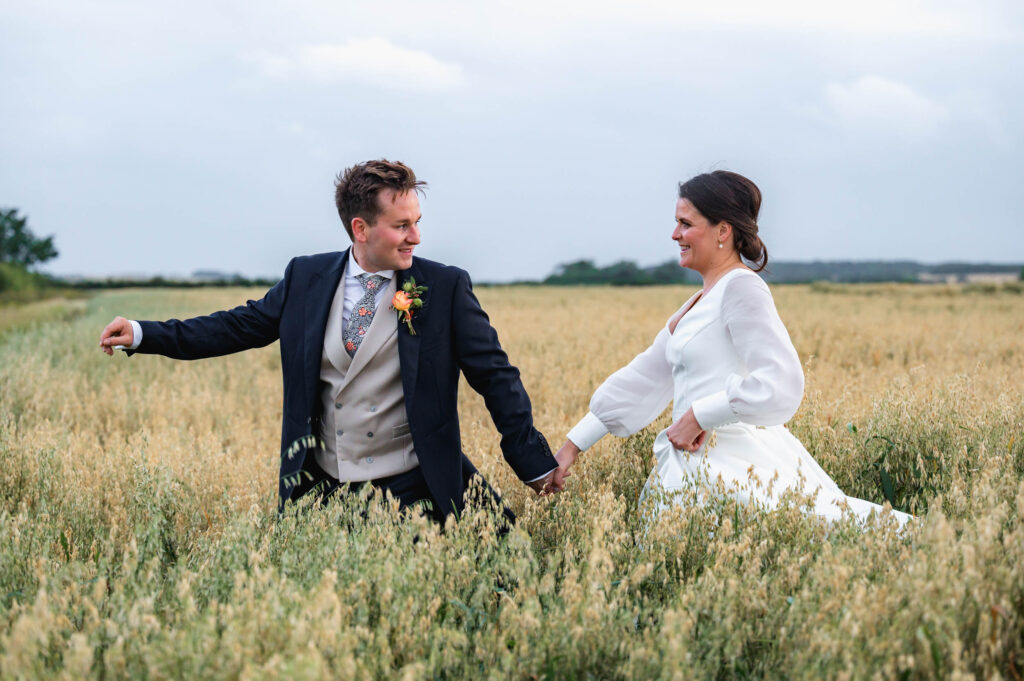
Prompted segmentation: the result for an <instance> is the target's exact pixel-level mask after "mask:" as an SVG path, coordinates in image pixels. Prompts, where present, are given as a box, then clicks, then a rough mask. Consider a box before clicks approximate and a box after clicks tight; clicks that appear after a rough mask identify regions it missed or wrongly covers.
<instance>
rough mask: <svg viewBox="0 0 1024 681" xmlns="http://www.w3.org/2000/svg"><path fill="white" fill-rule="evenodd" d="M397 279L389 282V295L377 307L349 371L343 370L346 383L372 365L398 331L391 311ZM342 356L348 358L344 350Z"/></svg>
mask: <svg viewBox="0 0 1024 681" xmlns="http://www.w3.org/2000/svg"><path fill="white" fill-rule="evenodd" d="M396 279H397V277H392V278H391V281H390V282H388V288H387V295H386V297H385V298H384V300H382V301H381V302H380V304H379V305H378V306H377V311H376V312H374V313H373V321H372V322H371V323H370V328H369V329H367V331H366V335H365V336H364V337H363V342H362V343H360V344H359V349H358V350H356V354H355V356H354V357H353V358H352V363H351V364H349V366H348V370H347V371H344V370H343V371H344V374H345V383H348V382H349V381H351V380H352V379H353V378H355V377H356V375H357V374H358V373H359V372H360V371H362V370H363V367H365V366H366V365H367V364H369V363H370V360H371V359H373V356H374V355H376V354H377V351H378V350H380V349H381V348H382V347H383V346H384V344H385V343H387V341H388V339H389V338H391V337H392V336H394V335H395V332H397V331H398V318H397V316H396V315H395V313H394V312H393V311H392V310H391V299H392V298H393V297H394V295H395V291H396V290H398V289H397V286H396V283H395V280H396ZM349 314H356V311H355V310H352V312H351V313H349ZM342 354H344V355H345V357H348V353H347V352H345V351H344V350H343V351H342ZM339 369H340V367H339Z"/></svg>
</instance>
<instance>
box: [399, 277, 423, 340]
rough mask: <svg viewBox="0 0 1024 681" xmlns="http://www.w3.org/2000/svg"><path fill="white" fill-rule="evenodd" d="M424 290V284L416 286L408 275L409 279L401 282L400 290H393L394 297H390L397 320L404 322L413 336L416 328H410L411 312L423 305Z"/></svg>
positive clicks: (414, 280)
mask: <svg viewBox="0 0 1024 681" xmlns="http://www.w3.org/2000/svg"><path fill="white" fill-rule="evenodd" d="M426 291H427V287H426V286H417V285H416V279H414V278H413V277H409V281H407V282H405V283H404V284H402V288H401V290H399V291H395V297H394V298H392V299H391V309H392V310H394V311H395V312H397V313H398V319H399V321H403V322H405V325H406V326H408V327H409V334H410V335H413V336H415V335H416V330H415V329H413V328H412V314H413V312H414V311H416V310H418V309H420V308H421V307H423V299H422V296H423V294H424V293H426Z"/></svg>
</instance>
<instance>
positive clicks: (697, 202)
mask: <svg viewBox="0 0 1024 681" xmlns="http://www.w3.org/2000/svg"><path fill="white" fill-rule="evenodd" d="M679 198H681V199H686V200H688V201H689V202H690V203H692V204H693V207H694V208H696V209H697V210H698V211H700V214H701V215H703V216H704V217H706V218H707V219H708V222H710V223H711V224H712V225H717V224H718V223H719V222H728V223H729V224H730V225H732V243H733V245H734V246H735V247H736V251H737V252H738V253H739V254H740V255H741V256H742V257H743V259H744V260H746V261H747V264H749V265H750V268H751V269H752V270H754V271H755V272H760V271H761V270H763V269H764V268H765V266H766V265H767V264H768V247H767V246H765V245H764V242H763V241H761V237H759V236H758V235H757V214H758V213H760V212H761V190H760V189H758V188H757V185H756V184H754V183H753V182H751V181H750V180H748V179H747V178H745V177H743V176H742V175H740V174H739V173H733V172H730V171H728V170H716V171H714V172H711V173H704V174H702V175H697V176H696V177H693V178H690V179H689V180H687V181H686V182H680V183H679Z"/></svg>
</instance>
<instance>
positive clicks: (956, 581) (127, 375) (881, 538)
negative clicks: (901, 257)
mask: <svg viewBox="0 0 1024 681" xmlns="http://www.w3.org/2000/svg"><path fill="white" fill-rule="evenodd" d="M692 292H693V289H687V288H679V287H665V288H642V289H636V288H633V289H629V288H581V289H568V288H567V289H554V288H542V287H539V288H533V287H498V288H482V289H479V290H478V295H479V297H480V299H481V301H482V303H483V305H484V307H485V309H487V310H488V312H489V313H490V315H491V318H492V321H493V323H494V325H495V326H496V327H497V329H498V331H499V334H500V337H501V340H502V343H503V346H504V347H505V349H506V350H507V351H508V353H509V355H510V357H511V359H512V361H513V363H514V364H516V365H518V366H519V368H520V370H521V372H522V375H523V380H524V383H525V384H526V387H527V390H528V391H529V393H530V395H531V398H532V399H533V403H534V414H535V419H536V422H537V426H538V428H539V429H540V430H541V431H542V432H543V433H544V434H545V435H546V436H547V437H548V439H549V441H550V442H551V444H552V447H553V448H557V447H558V446H559V445H560V444H561V442H562V441H563V440H564V437H565V433H566V432H567V431H568V429H569V428H570V427H571V426H572V425H573V424H574V423H575V421H576V420H577V419H578V418H580V417H582V416H583V415H584V414H585V413H586V410H587V403H588V400H589V397H590V394H591V393H592V391H593V390H594V388H596V387H597V385H599V384H600V382H601V381H602V380H603V379H604V378H605V377H606V376H607V375H608V374H609V373H610V372H612V371H613V370H615V369H617V368H618V367H620V366H621V365H623V364H624V363H626V362H627V361H629V359H631V358H632V357H633V356H634V355H635V354H636V353H638V352H640V351H641V350H643V349H644V348H646V347H647V344H648V343H649V342H650V341H651V340H652V339H653V337H654V335H655V333H656V332H657V331H658V329H659V328H660V327H661V325H662V324H664V323H665V320H666V318H667V317H668V316H669V315H670V314H671V313H672V312H673V311H674V310H676V309H677V308H678V306H679V305H680V304H682V302H683V301H684V300H686V298H687V297H688V296H689V295H690V294H691V293H692ZM774 292H775V296H776V302H777V304H778V307H779V310H780V313H781V315H782V317H783V320H784V321H785V322H786V324H787V326H788V328H789V330H790V334H791V335H792V337H793V341H794V343H795V345H796V347H797V349H798V351H799V353H800V356H801V359H802V361H803V364H804V368H805V372H806V375H807V391H806V394H805V397H804V402H803V404H802V406H801V408H800V410H799V412H798V413H797V415H796V417H795V418H794V420H793V421H792V422H791V423H790V428H791V430H792V431H793V432H794V433H795V434H796V435H797V436H798V437H799V438H800V439H801V440H802V441H803V442H804V444H805V445H806V446H807V448H808V449H809V450H810V451H811V453H812V454H813V455H814V456H815V457H816V458H817V460H818V461H819V462H820V463H821V465H822V466H823V467H824V468H825V470H826V471H828V472H829V473H830V474H831V475H832V477H833V478H834V479H835V480H836V481H837V482H838V484H839V486H840V487H841V488H842V489H843V490H844V491H845V492H846V493H847V494H852V495H855V496H859V497H862V498H867V499H871V500H873V501H876V502H879V503H882V502H885V501H886V498H887V497H888V498H890V499H891V500H892V501H893V502H894V503H893V505H894V506H896V507H898V508H900V509H902V510H905V511H909V512H912V513H914V514H917V515H919V516H920V520H919V522H918V523H916V525H915V527H914V528H913V530H912V531H911V532H910V533H909V534H907V535H898V534H896V533H895V532H894V531H893V530H892V528H891V527H889V526H888V525H886V524H885V523H877V524H875V525H872V526H870V527H868V528H866V529H865V528H862V527H859V526H858V525H856V524H855V523H853V522H852V521H851V522H847V523H840V524H836V525H831V526H830V525H824V524H822V523H821V522H820V521H818V520H817V519H814V518H811V517H807V516H806V515H804V514H803V513H802V512H801V509H800V503H801V500H800V499H792V500H791V502H792V503H791V504H789V505H787V506H786V507H784V508H782V509H780V510H778V511H774V512H770V513H766V512H761V511H755V510H751V509H748V508H744V507H740V506H736V505H733V504H730V503H727V502H722V503H720V504H718V505H716V506H714V507H703V506H684V507H682V508H680V509H679V510H678V511H676V512H674V513H672V514H669V515H668V516H666V517H664V518H663V519H662V520H661V521H660V522H658V523H656V524H654V525H650V524H648V523H646V522H645V521H644V519H643V517H642V516H641V514H640V513H639V512H638V509H637V498H638V495H639V491H640V489H641V487H642V486H643V483H644V481H645V480H646V478H647V475H648V472H649V470H650V469H651V467H652V465H653V461H652V457H651V455H650V445H651V442H652V440H653V437H654V434H655V433H656V432H657V431H658V430H659V429H660V428H663V427H664V426H665V425H667V416H665V415H663V416H662V417H661V419H660V420H658V421H657V422H655V423H654V424H652V425H651V426H650V427H649V428H648V429H646V430H645V431H642V432H641V433H639V434H637V435H636V436H634V437H632V438H629V439H628V440H620V439H615V438H613V437H611V436H609V437H606V438H605V439H604V440H603V441H601V442H600V443H599V444H598V445H597V446H596V447H594V448H593V449H591V450H590V451H589V452H587V453H585V454H584V455H583V456H582V457H581V460H580V463H579V464H578V466H577V467H576V468H575V469H574V473H575V474H574V476H573V477H572V478H570V480H569V484H568V489H567V491H566V492H565V493H563V494H561V495H558V496H556V497H553V498H539V497H535V496H533V493H532V492H531V491H530V490H528V489H527V488H526V487H525V486H523V485H522V484H521V483H519V482H518V481H517V480H516V479H515V477H514V475H513V474H512V472H511V470H510V469H509V468H508V467H507V466H506V465H505V464H504V463H503V461H502V459H501V456H500V451H499V448H498V435H497V433H496V431H495V430H494V428H493V426H492V424H491V422H490V419H489V417H488V414H487V412H486V409H485V408H484V405H483V401H482V400H481V399H480V398H479V397H478V396H477V395H475V394H474V393H473V392H472V391H471V390H469V389H468V388H466V387H465V386H464V389H463V391H462V393H461V423H462V433H463V444H464V449H465V451H466V452H467V454H468V455H469V457H470V458H471V459H472V460H474V461H475V462H476V463H477V464H478V466H479V467H480V468H481V470H482V472H483V473H484V474H485V476H486V477H487V478H488V479H489V480H490V481H491V482H492V483H493V484H494V485H495V486H497V487H499V488H500V489H501V491H502V493H503V495H504V498H505V499H506V501H507V502H508V503H509V505H510V506H511V507H512V508H513V510H514V511H515V512H516V513H517V514H518V516H519V519H520V522H519V523H518V525H517V528H516V529H515V530H514V531H513V532H512V533H511V534H510V535H509V536H507V537H504V538H502V537H499V536H497V535H496V534H495V531H494V523H493V521H492V517H493V515H492V512H491V511H489V510H488V509H486V508H474V509H473V510H472V511H471V512H469V513H467V514H466V516H465V517H464V518H463V519H462V521H461V522H460V523H458V524H452V525H450V526H449V527H448V528H446V529H445V530H444V531H441V530H440V529H439V528H437V527H435V526H433V525H431V524H429V523H428V522H426V521H425V520H423V519H420V518H406V519H403V518H401V517H400V516H398V515H397V514H396V513H394V512H393V510H392V509H390V508H388V507H387V505H386V504H383V503H380V502H379V500H378V501H375V502H373V503H374V505H373V506H372V508H371V511H370V512H369V513H368V514H365V515H360V514H359V513H358V508H357V505H358V504H360V503H364V502H362V501H361V500H358V499H355V500H348V501H347V502H339V503H333V504H329V505H328V506H327V507H326V508H322V509H318V508H308V507H303V508H300V509H291V510H290V511H289V512H288V513H286V514H285V516H284V517H283V518H280V519H279V518H278V516H277V513H276V489H277V462H278V456H279V452H278V444H279V433H280V430H279V429H280V412H281V405H280V400H281V391H280V383H281V379H280V373H279V360H278V356H277V347H276V345H274V346H271V347H268V348H264V349H261V350H255V351H249V352H247V353H243V354H238V355H233V356H230V357H224V358H219V359H210V360H204V361H199V362H174V361H171V360H167V359H164V358H159V357H152V356H141V355H139V356H136V357H133V358H127V357H124V356H121V355H118V356H115V357H113V358H108V357H107V356H106V355H104V354H102V353H101V352H100V351H99V349H98V347H97V342H98V338H99V333H100V330H101V329H102V328H103V326H104V325H105V324H106V323H107V322H108V321H109V320H110V319H111V318H112V317H113V316H114V315H116V314H122V315H124V316H127V317H132V318H138V319H154V318H158V319H164V318H169V317H179V318H180V317H182V316H190V315H194V314H200V313H205V312H209V311H212V310H214V309H221V308H224V307H231V306H234V305H237V304H239V303H241V302H244V300H245V299H246V298H249V297H258V296H259V295H261V294H262V292H261V291H255V290H244V289H207V290H193V291H187V292H182V291H179V290H146V291H131V290H126V291H117V292H108V293H103V294H99V295H97V296H95V297H93V298H91V299H89V300H88V301H84V302H82V303H80V304H78V307H76V308H75V309H74V310H73V314H61V315H58V316H47V315H44V316H42V317H37V318H36V321H34V322H31V323H28V322H26V323H25V324H21V325H13V326H14V328H10V327H11V326H12V325H6V327H5V325H3V324H0V327H3V328H7V330H6V331H3V332H0V334H2V335H0V678H3V679H82V678H95V679H193V678H195V679H252V680H255V679H275V678H289V679H321V678H338V679H392V678H395V679H410V680H411V679H735V678H757V679H760V678H769V679H792V678H797V679H800V678H804V679H818V678H836V679H875V678H879V679H934V678H952V679H971V678H976V679H989V678H1002V679H1019V678H1021V676H1022V675H1024V387H1022V377H1024V343H1022V340H1021V339H1022V338H1024V295H1021V294H1020V293H1019V292H1018V289H1012V288H1008V289H1005V290H1002V289H1001V290H988V291H985V290H969V289H962V288H957V287H924V286H888V285H878V286H825V285H818V286H791V287H776V288H775V289H774ZM9 311H10V310H9V309H4V310H0V314H4V315H7V314H8V312H9ZM623 320H628V322H629V324H628V325H623Z"/></svg>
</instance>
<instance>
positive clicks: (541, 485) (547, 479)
mask: <svg viewBox="0 0 1024 681" xmlns="http://www.w3.org/2000/svg"><path fill="white" fill-rule="evenodd" d="M557 471H558V469H557V468H556V469H555V470H553V471H551V472H550V473H548V474H547V475H545V476H544V477H543V478H539V479H537V480H531V481H530V482H528V483H526V484H527V485H529V486H530V489H532V490H533V491H534V492H536V493H537V494H539V495H541V496H544V495H545V494H547V493H548V491H547V490H548V485H550V484H551V480H552V478H554V476H555V473H556V472H557Z"/></svg>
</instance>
